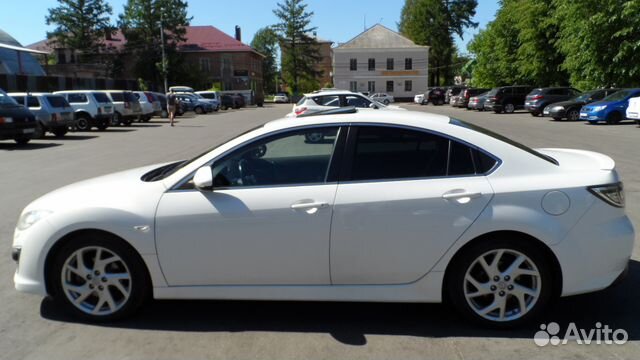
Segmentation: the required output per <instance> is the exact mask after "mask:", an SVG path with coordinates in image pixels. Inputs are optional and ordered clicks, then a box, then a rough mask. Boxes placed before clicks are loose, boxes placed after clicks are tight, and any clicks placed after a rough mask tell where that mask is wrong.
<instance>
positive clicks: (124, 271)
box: [51, 233, 150, 322]
mask: <svg viewBox="0 0 640 360" xmlns="http://www.w3.org/2000/svg"><path fill="white" fill-rule="evenodd" d="M51 270H52V272H51V274H52V276H54V278H53V279H52V283H51V284H52V288H53V295H54V299H55V300H56V302H57V303H58V304H60V305H61V306H62V307H63V308H64V309H65V310H66V311H68V312H69V313H71V314H73V315H75V316H77V317H80V318H83V319H86V320H89V321H94V322H103V321H112V320H117V319H120V318H123V317H126V316H128V315H131V314H132V313H134V312H135V311H136V310H137V309H138V308H139V307H140V306H141V305H142V304H143V302H144V300H146V298H147V297H148V295H149V283H150V281H149V278H148V275H147V273H146V270H145V268H144V263H143V262H142V260H141V259H140V257H139V256H138V254H136V253H135V251H134V250H133V249H131V248H130V247H129V246H127V245H125V244H124V243H123V242H122V240H120V239H118V238H116V237H113V236H110V235H106V234H100V233H96V234H87V236H86V237H84V236H81V237H77V238H75V239H73V240H72V241H71V242H69V243H68V244H67V245H65V246H64V247H63V248H62V249H61V250H60V251H59V252H58V253H57V254H56V255H55V258H54V262H53V267H52V269H51Z"/></svg>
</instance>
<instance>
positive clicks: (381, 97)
mask: <svg viewBox="0 0 640 360" xmlns="http://www.w3.org/2000/svg"><path fill="white" fill-rule="evenodd" d="M370 98H371V100H375V101H377V102H379V103H383V104H385V105H389V104H391V103H392V102H395V99H394V98H393V96H392V95H389V94H387V93H375V94H373V95H371V96H370Z"/></svg>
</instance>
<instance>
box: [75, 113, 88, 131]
mask: <svg viewBox="0 0 640 360" xmlns="http://www.w3.org/2000/svg"><path fill="white" fill-rule="evenodd" d="M76 129H78V130H79V131H89V130H91V125H89V119H87V118H86V117H84V116H80V117H79V118H78V119H76Z"/></svg>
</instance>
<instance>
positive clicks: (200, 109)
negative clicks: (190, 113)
mask: <svg viewBox="0 0 640 360" xmlns="http://www.w3.org/2000/svg"><path fill="white" fill-rule="evenodd" d="M193 110H194V111H195V112H196V114H198V115H200V114H204V109H203V108H201V107H200V106H196V108H195V109H193Z"/></svg>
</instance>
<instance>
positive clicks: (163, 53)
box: [160, 8, 169, 94]
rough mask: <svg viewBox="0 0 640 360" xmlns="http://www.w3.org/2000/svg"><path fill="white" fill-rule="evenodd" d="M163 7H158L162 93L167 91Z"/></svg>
mask: <svg viewBox="0 0 640 360" xmlns="http://www.w3.org/2000/svg"><path fill="white" fill-rule="evenodd" d="M163 13H164V9H163V8H160V43H161V44H160V47H161V48H162V78H163V80H164V93H165V94H166V93H168V92H169V88H168V84H167V59H166V54H165V52H164V25H163V24H162V23H163V21H164V14H163Z"/></svg>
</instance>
